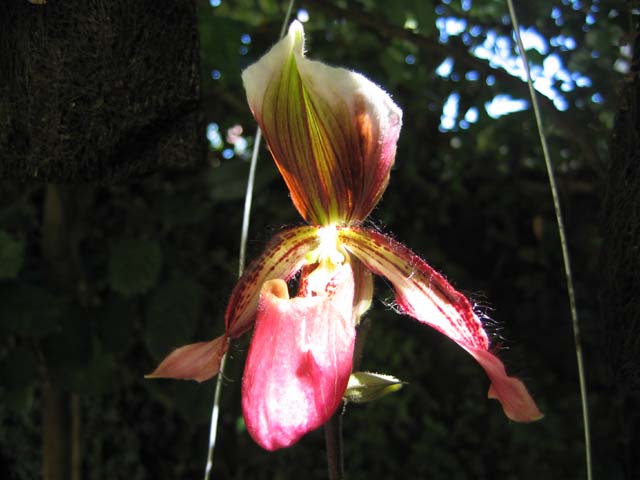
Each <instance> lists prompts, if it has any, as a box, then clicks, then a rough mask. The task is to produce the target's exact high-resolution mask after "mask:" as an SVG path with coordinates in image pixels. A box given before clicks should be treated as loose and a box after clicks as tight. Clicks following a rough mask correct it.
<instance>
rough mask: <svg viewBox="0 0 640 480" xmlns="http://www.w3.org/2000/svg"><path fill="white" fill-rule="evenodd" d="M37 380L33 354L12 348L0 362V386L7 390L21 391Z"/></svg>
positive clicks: (18, 348) (36, 367)
mask: <svg viewBox="0 0 640 480" xmlns="http://www.w3.org/2000/svg"><path fill="white" fill-rule="evenodd" d="M37 379H38V365H37V363H36V359H35V358H34V356H33V353H31V351H29V350H28V349H26V348H23V347H14V348H12V349H11V350H9V353H7V355H5V356H4V358H2V359H1V360H0V384H1V385H2V386H3V387H4V388H6V389H7V390H10V391H11V390H23V389H26V388H27V387H30V386H31V385H32V384H33V383H34V382H35V381H36V380H37Z"/></svg>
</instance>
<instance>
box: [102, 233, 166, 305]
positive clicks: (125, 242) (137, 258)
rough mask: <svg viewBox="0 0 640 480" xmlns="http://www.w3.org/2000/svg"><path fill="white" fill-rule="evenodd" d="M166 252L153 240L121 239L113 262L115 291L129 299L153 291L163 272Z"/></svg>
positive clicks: (111, 271) (111, 273)
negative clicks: (163, 252) (164, 253)
mask: <svg viewBox="0 0 640 480" xmlns="http://www.w3.org/2000/svg"><path fill="white" fill-rule="evenodd" d="M162 260H163V258H162V250H161V249H160V246H159V245H158V244H157V243H155V242H152V241H147V240H140V239H133V238H125V239H121V240H120V241H119V242H118V243H117V244H116V246H115V247H114V249H113V251H112V252H111V258H110V259H109V283H110V285H111V288H113V289H114V290H115V291H116V292H118V293H121V294H122V295H124V296H125V297H131V296H134V295H138V294H140V293H145V292H147V291H149V290H150V289H151V288H152V287H153V286H154V285H155V284H156V282H157V281H158V276H159V275H160V271H161V270H162Z"/></svg>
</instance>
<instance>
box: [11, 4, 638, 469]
mask: <svg viewBox="0 0 640 480" xmlns="http://www.w3.org/2000/svg"><path fill="white" fill-rule="evenodd" d="M285 3H286V2H279V1H275V0H222V1H220V2H208V1H204V0H203V1H200V2H199V4H200V5H199V7H200V8H199V23H200V41H201V49H202V65H201V66H202V98H203V108H204V110H203V111H204V116H205V120H206V123H207V124H208V125H210V130H209V134H208V136H209V140H210V143H211V146H210V149H209V152H208V158H207V162H206V164H202V163H199V164H195V165H194V166H192V167H189V168H185V169H183V170H179V171H162V172H158V173H157V174H154V175H152V176H149V177H147V178H143V179H139V180H136V181H134V182H131V183H129V184H122V185H113V186H88V187H86V188H87V190H88V191H89V193H88V194H85V195H82V196H80V195H78V196H77V197H75V198H74V199H73V200H72V202H75V203H76V204H77V205H75V207H78V205H80V206H81V207H82V210H83V211H84V212H85V213H84V215H83V216H81V218H80V219H79V220H78V221H77V222H76V223H74V224H73V238H74V239H75V243H74V245H73V246H72V249H71V251H72V252H73V254H74V255H76V256H77V259H78V261H79V264H80V265H81V272H82V274H81V275H80V276H79V277H78V278H76V284H74V285H73V287H72V288H71V289H69V288H68V286H67V287H65V286H63V285H60V284H59V283H58V282H57V281H56V278H55V275H53V274H52V272H51V267H50V265H49V264H48V263H47V261H46V260H45V258H44V257H43V254H42V253H41V245H40V242H41V240H42V231H41V226H40V225H41V219H42V208H43V207H42V206H43V202H44V201H45V195H44V194H45V188H46V187H45V186H43V185H38V184H31V185H26V186H25V185H15V184H8V183H4V184H3V185H2V188H1V189H0V425H1V426H0V465H1V466H0V477H2V478H15V479H20V480H22V479H29V478H36V477H37V475H38V472H39V468H40V467H39V458H40V452H39V449H40V446H41V440H40V437H39V433H38V432H39V426H40V422H41V414H40V411H39V402H40V399H41V394H40V382H41V380H42V378H43V377H44V376H45V375H46V376H47V377H48V378H52V379H54V381H55V382H56V384H57V385H58V386H59V387H60V388H64V389H67V390H69V391H72V392H75V393H78V394H79V395H80V398H81V405H82V409H81V411H82V422H83V427H82V432H83V451H84V453H83V454H84V473H85V476H86V478H89V479H96V480H97V479H116V478H127V479H151V478H153V479H165V478H166V479H174V478H198V477H199V476H200V475H201V472H202V469H203V467H204V462H205V455H206V448H207V438H208V419H209V409H210V404H211V401H212V397H213V384H212V382H208V383H206V384H204V385H197V384H194V383H186V382H173V381H158V380H154V381H151V380H144V379H143V376H144V374H145V373H148V372H150V371H151V370H153V368H154V367H155V366H156V364H157V363H158V361H159V360H160V359H161V358H162V357H163V356H164V355H165V354H167V353H168V352H169V351H170V350H171V349H172V348H174V347H177V346H180V345H182V344H184V343H188V342H191V341H196V340H207V339H210V338H212V337H214V336H217V335H219V334H220V333H221V332H222V331H223V316H224V309H225V306H226V300H227V297H228V295H229V293H230V291H231V289H232V288H233V285H234V282H235V272H236V271H237V252H238V240H239V236H240V224H241V216H242V203H243V197H244V188H245V177H246V174H247V169H248V161H247V156H248V152H249V151H250V148H251V146H252V143H253V135H254V131H255V122H254V120H253V119H252V117H251V115H250V112H249V109H248V108H247V106H246V104H245V100H244V93H243V91H242V85H241V80H240V72H241V69H242V68H244V67H245V66H246V65H248V64H250V63H251V62H253V61H255V60H256V59H257V58H259V57H260V56H261V55H262V54H263V53H264V52H265V51H266V50H267V49H268V48H269V46H270V45H272V44H273V43H274V42H275V40H276V39H277V37H278V34H279V30H280V28H281V22H282V19H283V17H284V11H285ZM618 3H619V2H609V1H595V0H593V1H583V2H577V1H568V0H567V1H563V2H551V1H547V0H544V1H538V2H528V3H526V2H520V5H518V8H519V11H518V14H519V17H520V21H521V22H522V24H523V26H524V27H526V28H534V29H535V30H536V31H537V32H539V34H540V35H541V36H542V37H543V38H545V39H546V40H547V42H549V41H550V39H552V38H558V37H561V36H564V37H571V38H572V39H573V40H574V43H575V45H574V47H573V48H568V47H567V46H566V44H563V43H558V42H556V43H555V45H553V44H551V43H548V44H547V45H548V50H547V51H546V53H544V54H540V53H538V54H535V52H534V51H530V53H532V61H533V62H534V63H535V64H536V65H539V66H541V65H543V62H544V61H545V59H546V58H548V57H549V56H551V55H555V56H557V57H558V58H559V59H561V61H562V63H563V64H564V67H565V68H567V69H569V70H570V71H571V72H577V73H579V74H580V75H583V76H586V77H588V78H589V79H590V82H589V84H587V85H583V86H577V85H576V84H575V82H574V83H573V87H572V88H569V87H565V88H564V89H563V88H562V83H563V82H562V81H561V80H556V84H555V87H556V89H557V91H558V92H559V94H560V95H562V97H563V98H564V99H565V101H566V105H567V108H566V111H559V110H558V109H556V108H555V107H554V106H553V103H552V102H551V101H549V100H545V99H542V100H543V115H544V120H545V122H546V132H547V135H548V139H549V142H550V147H551V154H552V157H553V160H554V164H555V168H556V169H557V172H558V181H559V187H560V194H561V199H562V202H563V207H564V209H565V215H566V221H567V228H568V235H569V248H570V250H571V253H572V255H573V256H574V264H575V278H576V282H577V285H576V287H577V295H578V305H579V309H580V312H581V315H582V321H583V330H584V331H583V342H584V346H585V349H586V360H587V368H588V377H589V379H588V380H589V385H590V388H591V402H592V412H593V413H592V414H593V435H594V457H595V467H596V472H597V473H598V476H599V477H600V478H607V479H616V478H621V475H622V474H621V470H620V464H619V458H618V457H617V456H616V452H615V445H614V444H613V443H611V442H610V441H609V438H610V437H611V435H613V434H614V433H612V432H614V431H615V427H614V423H615V419H613V418H611V413H610V408H609V402H610V391H611V390H610V389H611V386H610V384H609V382H608V376H607V375H608V372H607V370H606V368H605V366H604V365H603V364H602V363H601V361H600V354H599V352H600V351H601V348H602V342H603V338H604V335H603V332H602V331H601V326H600V325H599V323H598V310H597V303H596V301H597V289H598V277H599V271H598V267H597V259H598V255H599V251H600V248H602V245H601V242H600V240H599V232H598V223H597V221H598V218H597V212H598V210H599V208H600V202H601V198H600V184H601V181H602V177H603V174H604V168H605V166H606V161H607V158H606V149H607V132H608V130H609V129H610V128H611V125H612V119H613V116H614V112H615V106H616V105H615V97H614V92H615V87H616V84H617V83H618V82H619V81H620V80H621V79H622V73H620V72H621V70H620V69H619V68H618V69H614V65H618V66H620V65H622V64H621V63H620V62H624V61H625V58H624V54H623V51H621V49H620V45H625V44H626V43H628V42H629V41H630V40H629V39H630V37H629V35H630V32H629V31H628V29H629V25H630V20H629V12H626V11H625V10H624V9H621V6H620V5H619V4H618ZM212 5H217V6H212ZM301 9H304V10H305V12H306V13H307V14H308V17H309V20H308V22H306V25H305V29H306V31H307V35H308V50H309V52H310V56H311V57H313V58H316V59H321V60H323V61H325V62H328V63H330V64H335V65H343V66H346V67H348V68H351V69H353V70H356V71H361V72H363V73H365V74H366V75H367V76H369V77H370V78H372V79H373V80H374V81H376V82H377V83H379V84H381V85H382V86H384V88H385V89H386V90H388V91H389V92H390V93H391V94H392V95H393V97H394V99H395V100H396V102H397V103H398V104H399V105H400V106H401V107H402V108H403V110H404V127H403V131H402V135H401V139H400V144H399V148H398V154H397V160H396V165H395V167H394V171H393V172H392V178H391V182H390V185H389V189H388V190H387V192H386V194H385V196H384V198H383V201H382V202H381V204H380V205H379V206H378V207H377V209H376V210H375V211H374V213H373V215H372V219H373V220H372V222H375V223H376V225H379V226H381V228H382V229H383V230H384V231H389V232H393V233H394V235H395V236H396V238H398V239H399V240H401V241H402V242H403V243H405V244H406V245H409V246H410V247H411V248H413V249H415V250H416V251H417V252H419V253H420V254H422V255H423V256H424V258H426V259H427V261H428V262H429V263H430V264H432V265H433V266H434V267H435V268H437V269H438V270H440V271H442V272H443V273H445V274H446V275H447V276H448V277H449V278H450V279H451V280H452V281H453V283H454V284H455V285H456V286H457V287H458V288H460V289H462V290H463V291H465V292H467V293H468V294H469V295H470V297H471V298H472V299H473V301H474V302H476V304H477V308H478V309H479V311H481V312H484V313H485V314H486V315H487V317H490V319H489V318H488V319H487V324H488V326H489V329H490V331H491V333H492V336H493V342H494V345H496V347H500V348H501V351H502V353H501V356H502V358H503V359H504V360H505V363H506V365H507V366H508V368H510V369H511V371H513V372H514V373H515V374H517V375H519V376H520V377H521V378H523V379H524V380H525V381H526V383H527V385H528V386H529V388H530V390H531V391H532V393H533V394H534V396H535V397H536V399H537V401H538V402H539V405H540V407H541V409H542V410H543V411H544V412H545V414H546V417H545V419H544V420H543V421H541V422H538V423H535V424H531V425H518V424H513V423H511V422H509V421H508V420H507V419H506V418H505V417H504V415H503V414H502V412H501V411H500V408H499V405H498V404H497V403H495V402H493V401H489V400H487V399H486V390H487V388H488V381H487V379H486V378H485V376H484V374H483V373H482V371H481V369H480V367H478V366H477V365H476V364H475V362H473V360H472V359H471V358H470V357H469V356H468V355H467V354H466V353H465V352H463V351H461V350H459V349H458V348H457V347H456V346H455V345H453V344H452V342H449V341H447V340H446V339H444V338H443V337H442V336H441V335H439V334H438V333H436V332H432V331H429V330H427V329H425V328H423V327H421V326H419V325H417V324H414V323H412V322H411V321H410V320H409V319H407V318H401V317H399V316H398V315H397V314H395V313H394V312H393V310H392V309H391V308H388V305H389V304H390V303H391V301H392V295H391V292H390V290H389V289H388V287H387V285H386V284H385V283H384V282H383V281H379V282H378V283H377V284H376V292H377V297H378V299H380V301H377V302H374V307H373V309H372V310H371V312H370V313H369V317H370V318H371V320H372V328H371V332H370V334H369V338H368V339H367V344H366V347H365V353H364V358H363V365H362V369H363V370H369V371H375V372H383V373H388V374H391V375H395V376H397V377H399V378H402V379H403V380H406V381H407V382H408V383H409V385H406V386H405V387H404V388H403V389H402V390H401V391H400V392H398V393H395V394H393V395H389V396H387V397H385V398H383V399H381V400H379V401H376V402H373V403H370V404H366V405H349V406H348V407H347V409H346V413H345V417H344V422H345V424H344V436H345V448H346V452H345V463H346V468H347V472H348V478H350V479H353V480H356V479H365V478H366V479H370V478H400V477H402V478H431V479H445V478H446V479H460V480H463V479H465V480H466V479H484V478H486V479H489V478H492V479H518V480H526V479H532V480H533V479H535V480H539V479H541V478H581V477H583V476H584V462H583V455H584V451H583V445H582V426H581V416H580V403H579V395H578V386H577V375H576V368H575V361H574V350H573V338H572V334H571V328H570V320H569V312H568V305H567V298H566V292H565V286H564V276H563V268H562V265H561V255H560V247H559V244H558V240H557V231H556V227H555V219H554V215H553V208H552V203H551V198H550V195H549V187H548V184H547V180H546V173H545V171H544V166H543V161H542V157H541V150H540V147H539V142H538V139H537V137H536V130H535V124H534V121H533V116H532V113H531V111H530V110H528V109H527V110H524V111H521V112H517V113H512V114H508V115H504V116H501V117H499V118H492V117H491V116H489V115H488V114H487V111H486V109H485V108H484V106H485V104H486V103H487V102H489V101H491V100H492V99H493V98H494V97H495V96H496V95H498V94H509V95H511V96H512V97H514V98H526V97H525V94H526V90H525V87H524V84H523V82H522V81H521V80H520V79H519V78H516V77H514V76H512V75H510V74H509V73H507V72H506V71H505V70H503V69H501V68H498V67H496V66H494V65H491V64H490V62H489V61H487V60H482V59H479V58H477V57H475V56H474V55H472V54H471V53H470V50H471V49H473V48H474V47H476V46H479V45H481V44H483V43H484V42H485V41H486V39H487V38H488V37H491V36H492V35H494V36H495V35H498V36H502V37H503V38H505V39H506V40H505V41H506V42H507V49H508V50H509V51H510V54H511V55H515V49H514V45H513V42H512V41H511V40H510V38H511V37H510V35H511V34H510V28H511V27H510V26H509V23H508V17H507V16H506V15H507V10H506V3H505V2H499V1H495V0H473V1H463V2H459V1H457V0H451V1H436V0H403V1H399V2H386V1H374V0H357V1H349V2H347V1H344V0H329V1H320V0H309V1H300V2H296V5H295V8H294V15H298V14H299V15H303V13H302V12H301ZM450 17H455V18H458V19H463V20H464V21H465V22H466V23H465V26H464V28H463V31H462V32H461V33H460V34H459V35H449V37H448V39H444V38H443V37H442V34H441V33H440V32H439V30H438V28H437V27H436V25H437V24H436V22H439V21H442V20H443V19H445V18H450ZM558 19H561V21H559V20H558ZM245 35H246V36H245ZM409 55H410V56H411V57H408V56H409ZM448 57H450V58H451V59H452V60H453V66H452V70H451V72H450V74H449V75H446V76H441V75H438V74H436V69H437V67H438V66H439V65H440V64H441V63H442V62H443V61H444V60H445V59H446V58H448ZM409 58H412V60H411V61H409V60H408V59H409ZM472 72H473V73H472ZM564 83H566V84H567V85H569V84H570V83H571V82H568V83H567V82H564ZM452 92H457V94H458V95H459V101H458V112H459V113H458V116H457V119H456V121H455V124H454V126H453V127H452V128H450V129H442V128H440V125H441V115H442V110H443V107H444V105H445V102H446V100H447V98H448V97H449V95H450V94H451V93H452ZM472 108H475V109H476V110H477V113H478V116H477V120H476V121H475V122H467V123H466V124H465V123H461V120H462V119H464V117H465V114H466V112H468V111H469V110H470V109H472ZM214 124H215V126H212V125H214ZM238 126H240V127H241V129H238V128H237V127H238ZM203 135H205V132H203ZM238 138H240V140H238ZM243 142H246V143H243ZM299 222H300V219H299V218H298V217H297V214H296V212H295V210H294V208H293V207H292V205H291V204H290V201H289V199H288V195H287V192H286V189H285V187H284V184H283V182H282V180H281V179H280V178H279V176H278V174H277V171H276V169H275V167H274V166H273V164H272V162H271V161H270V159H269V155H268V153H267V151H266V149H264V148H263V149H262V151H261V159H260V164H259V167H258V181H257V187H256V191H255V199H254V207H253V213H252V224H251V234H250V238H251V240H250V245H249V250H250V254H251V255H255V253H256V252H258V251H260V249H261V248H262V246H263V245H264V244H265V242H266V241H267V240H268V238H269V237H270V234H271V233H272V232H273V231H274V230H277V229H278V228H280V227H281V226H282V225H292V224H296V223H299ZM79 299H82V301H80V300H79ZM246 347H247V340H246V339H245V340H244V341H240V342H239V345H237V346H236V347H235V348H234V349H233V351H232V355H231V359H230V366H229V370H228V373H227V375H226V377H227V380H226V381H225V389H224V391H223V399H222V413H221V421H220V428H219V446H218V449H217V450H216V452H215V458H214V467H213V468H214V475H215V476H214V478H220V479H223V478H224V479H226V478H229V479H231V478H233V479H288V478H299V477H300V475H301V474H303V475H304V476H305V477H306V478H309V479H311V478H326V466H325V460H324V441H323V438H322V432H321V431H317V432H313V433H312V434H310V435H308V436H307V437H305V438H304V439H303V440H302V441H301V442H300V443H299V444H298V445H296V446H294V447H292V448H290V449H287V450H284V451H279V452H275V453H267V452H264V451H262V450H261V449H259V448H258V447H257V446H256V445H255V444H253V442H252V441H251V439H250V438H249V436H248V434H247V433H246V430H245V429H244V427H243V423H242V421H241V412H240V398H239V396H240V392H239V390H240V382H241V380H240V379H241V372H242V364H243V358H244V354H245V352H246ZM5 474H6V475H5Z"/></svg>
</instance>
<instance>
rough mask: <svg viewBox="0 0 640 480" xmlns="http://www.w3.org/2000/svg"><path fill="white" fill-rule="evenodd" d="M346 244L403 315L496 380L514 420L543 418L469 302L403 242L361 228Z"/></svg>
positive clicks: (496, 394) (494, 389) (349, 232)
mask: <svg viewBox="0 0 640 480" xmlns="http://www.w3.org/2000/svg"><path fill="white" fill-rule="evenodd" d="M339 237H340V239H341V240H342V241H343V245H344V246H345V248H346V249H347V250H348V251H350V252H351V253H352V254H353V255H355V256H356V257H357V258H358V259H359V260H360V261H362V262H363V263H364V264H365V265H366V266H367V267H368V268H370V269H371V270H372V271H373V272H374V273H376V274H378V275H382V276H384V277H386V278H387V279H388V280H389V281H390V282H391V283H392V284H393V287H394V290H395V292H396V301H397V303H398V305H399V307H400V308H401V309H402V311H403V312H404V313H406V314H407V315H410V316H412V317H413V318H415V319H416V320H418V321H420V322H422V323H425V324H427V325H429V326H431V327H433V328H435V329H436V330H438V331H440V332H442V333H444V334H445V335H447V336H448V337H449V338H451V339H452V340H454V341H455V342H456V343H458V345H460V346H461V347H462V348H464V349H465V350H466V351H467V352H469V353H470V354H471V355H472V356H473V357H474V358H475V359H476V360H477V361H478V363H480V365H481V366H482V367H483V368H484V370H485V371H486V373H487V375H488V376H489V378H490V379H491V388H490V390H489V397H490V398H495V399H497V400H498V401H500V403H501V404H502V407H503V409H504V411H505V414H506V415H507V417H509V418H510V419H512V420H514V421H519V422H529V421H533V420H538V419H539V418H541V417H542V414H541V413H540V411H539V410H538V407H537V406H536V404H535V402H534V400H533V399H532V398H531V396H530V395H529V392H528V391H527V389H526V387H525V386H524V384H523V383H522V382H521V381H520V380H518V379H517V378H514V377H509V376H508V375H507V373H506V371H505V368H504V365H503V364H502V362H501V361H500V360H499V359H498V358H497V357H496V356H495V355H493V354H492V353H491V352H489V340H488V337H487V334H486V332H485V331H484V329H483V327H482V323H481V322H480V320H479V319H478V317H477V316H476V315H475V313H474V312H473V308H472V307H471V304H470V303H469V300H468V299H467V298H466V297H465V296H464V295H462V294H461V293H460V292H458V291H457V290H456V289H454V288H453V287H452V286H451V285H450V284H449V282H447V281H446V280H445V278H444V277H443V276H442V275H440V274H439V273H438V272H436V271H435V270H433V269H432V268H431V267H430V266H429V265H427V264H426V263H425V262H424V261H423V260H422V259H421V258H420V257H418V256H417V255H416V254H415V253H413V252H412V251H411V250H409V249H408V248H407V247H405V246H404V245H402V244H400V243H398V242H396V241H395V240H393V239H391V238H389V237H387V236H385V235H382V234H381V233H378V232H375V231H371V230H365V229H362V228H343V229H341V230H340V231H339Z"/></svg>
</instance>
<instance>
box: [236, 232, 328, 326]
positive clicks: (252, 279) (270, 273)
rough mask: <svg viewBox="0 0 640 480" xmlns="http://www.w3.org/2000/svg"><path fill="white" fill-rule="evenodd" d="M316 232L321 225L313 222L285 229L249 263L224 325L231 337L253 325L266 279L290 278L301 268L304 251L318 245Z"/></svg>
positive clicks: (237, 286) (308, 250)
mask: <svg viewBox="0 0 640 480" xmlns="http://www.w3.org/2000/svg"><path fill="white" fill-rule="evenodd" d="M317 232H318V227H313V226H304V227H295V228H291V229H288V230H284V231H282V232H280V233H278V234H277V235H275V236H274V237H273V238H272V239H271V241H270V242H269V244H268V245H267V247H266V248H265V250H264V252H263V253H262V255H260V256H259V257H258V258H256V259H255V260H254V261H253V262H251V263H250V264H249V266H248V267H247V269H246V270H245V272H244V274H243V275H242V277H241V278H240V280H238V283H237V284H236V286H235V288H234V289H233V292H232V293H231V298H230V299H229V304H228V305H227V311H226V316H225V325H226V329H227V335H228V336H229V337H231V338H236V337H239V336H240V335H242V334H243V333H245V332H246V331H247V330H249V329H250V328H251V325H252V323H253V320H254V317H255V312H256V308H257V306H258V298H259V297H260V289H261V287H262V284H263V283H265V282H266V281H268V280H272V279H275V278H280V279H283V280H285V281H287V280H289V279H290V278H291V277H292V276H293V275H295V273H296V272H298V271H299V270H300V268H301V267H302V265H303V263H304V257H305V255H306V254H307V253H309V252H310V251H311V250H313V249H314V248H317V246H318V233H317Z"/></svg>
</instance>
